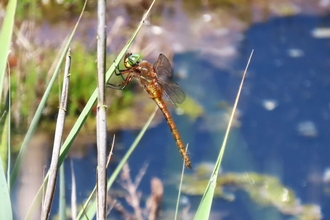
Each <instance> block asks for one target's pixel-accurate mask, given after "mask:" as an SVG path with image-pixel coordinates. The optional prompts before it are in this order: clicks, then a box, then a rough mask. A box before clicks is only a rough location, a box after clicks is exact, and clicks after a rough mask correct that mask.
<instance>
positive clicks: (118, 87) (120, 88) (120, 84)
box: [106, 75, 133, 90]
mask: <svg viewBox="0 0 330 220" xmlns="http://www.w3.org/2000/svg"><path fill="white" fill-rule="evenodd" d="M123 79H124V81H122V82H121V83H119V84H118V85H115V84H112V83H107V84H106V86H107V87H109V88H112V89H118V90H123V89H125V88H126V86H127V85H128V83H129V82H130V81H131V80H132V79H133V76H132V75H129V76H128V77H126V79H125V78H124V77H123Z"/></svg>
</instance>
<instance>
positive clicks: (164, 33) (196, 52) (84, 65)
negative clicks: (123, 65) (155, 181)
mask: <svg viewBox="0 0 330 220" xmlns="http://www.w3.org/2000/svg"><path fill="white" fill-rule="evenodd" d="M150 3H151V2H150V1H129V0H127V1H108V2H107V32H108V35H107V37H108V39H107V45H108V47H107V54H108V57H107V67H109V66H110V65H111V64H112V62H113V61H114V59H115V57H116V56H117V54H118V52H119V51H120V50H121V49H122V48H123V47H124V45H125V43H126V42H127V40H128V39H129V38H130V36H131V35H132V33H133V32H134V30H135V28H136V27H137V25H138V24H139V21H140V20H141V18H142V16H143V14H144V12H145V10H146V9H147V8H148V7H149V4H150ZM96 4H97V2H96V1H89V2H88V4H87V10H86V11H85V12H84V16H83V19H82V21H81V23H80V24H79V27H78V30H77V34H76V36H75V38H74V42H73V43H72V45H71V47H72V67H71V85H70V86H71V88H70V98H69V109H68V117H67V119H66V130H67V133H68V131H70V129H71V127H72V126H73V123H74V122H75V120H76V118H77V116H78V115H79V113H80V112H81V110H82V109H83V107H84V106H85V104H86V102H87V100H88V99H89V96H90V95H91V94H92V92H93V91H94V89H95V88H96V62H95V61H96V28H97V16H96V6H97V5H96ZM82 5H83V1H76V0H70V1H67V0H62V1H52V0H49V1H47V0H45V1H35V2H32V1H24V0H23V1H20V2H19V4H18V8H17V15H16V29H15V30H14V36H13V37H14V40H13V43H12V48H11V53H10V67H11V77H12V79H14V80H13V84H12V85H11V86H12V88H13V100H12V105H13V108H12V110H13V116H12V120H13V121H12V124H13V127H15V135H13V137H12V138H13V142H14V144H13V145H15V146H19V144H20V143H21V141H22V135H24V134H25V132H26V129H27V127H28V125H29V123H30V121H31V118H32V116H33V114H34V111H35V109H36V107H37V106H38V102H39V101H40V99H41V96H42V94H43V92H44V90H45V86H46V85H47V82H48V80H49V78H50V76H51V74H52V71H53V68H54V64H53V63H55V64H56V61H57V59H58V58H57V53H59V52H60V48H61V46H62V44H63V42H64V41H65V39H67V37H68V36H69V34H70V33H71V30H72V29H73V27H74V25H75V23H76V21H77V18H78V16H79V13H80V11H81V9H82ZM4 10H5V3H4V2H3V3H1V8H0V21H1V22H2V20H3V17H4ZM329 12H330V1H329V0H280V1H273V2H271V1H266V0H253V1H239V0H232V1H229V0H218V1H215V0H214V1H207V0H203V1H190V0H181V1H180V0H174V1H157V2H156V3H155V6H154V7H153V9H152V10H151V14H150V16H149V18H148V22H146V24H145V25H144V26H143V27H142V30H141V32H140V33H139V35H138V36H137V38H136V39H135V41H134V43H133V45H132V46H131V48H130V52H133V53H140V54H141V55H142V56H143V58H144V59H146V60H148V61H149V62H150V63H154V62H155V61H156V59H157V57H158V55H159V54H160V53H164V54H165V55H166V56H167V57H168V58H169V59H170V61H171V63H172V65H173V80H174V81H175V82H177V83H178V84H180V86H181V87H182V89H183V90H184V91H185V93H186V95H187V98H186V101H185V102H184V104H182V105H178V106H177V107H178V108H174V106H172V107H170V108H171V113H172V116H173V118H174V121H175V122H176V125H177V127H178V130H179V132H180V134H181V136H182V139H183V141H184V143H189V150H188V151H189V156H190V158H191V161H192V166H193V168H195V169H193V170H192V171H187V178H188V177H189V178H192V179H189V180H188V181H186V183H185V184H186V186H185V188H184V190H183V191H182V193H183V195H182V203H181V204H180V205H181V206H182V210H183V211H182V212H184V213H185V215H184V217H183V218H182V219H192V218H193V214H194V213H195V211H196V208H197V206H198V204H199V202H200V199H201V192H198V191H197V190H196V188H197V187H196V184H202V183H201V182H200V181H199V180H200V179H202V178H203V175H205V173H206V174H208V172H210V170H212V165H213V164H214V163H215V161H216V159H217V155H218V152H219V151H220V147H221V144H222V141H223V136H224V132H225V129H226V126H227V124H228V120H229V116H230V114H231V110H232V106H233V103H234V101H235V97H236V94H237V90H238V86H239V83H240V80H241V77H242V74H243V71H244V68H245V66H246V64H247V61H248V58H249V56H250V53H251V51H252V50H254V54H253V57H252V60H251V64H250V66H249V69H248V73H247V78H246V80H245V84H244V87H243V91H242V95H241V97H240V102H239V105H238V111H237V112H236V114H235V120H234V124H233V126H232V130H231V133H230V137H229V142H228V144H227V147H226V151H225V155H224V160H223V163H222V171H221V174H220V176H219V178H221V175H223V176H224V178H227V177H228V173H231V174H233V175H234V178H233V179H230V181H229V179H224V180H223V181H224V182H225V184H224V185H226V186H223V187H221V189H219V191H221V193H219V196H218V197H217V198H216V199H215V200H214V204H213V209H212V214H211V219H233V220H236V219H330V209H329V204H330V145H329V143H330V134H329V132H330V14H329ZM61 78H62V77H60V78H59V83H58V85H56V86H55V87H54V88H53V95H52V96H51V97H50V99H49V100H48V104H47V108H45V109H44V115H43V119H42V121H41V122H40V127H39V129H38V130H37V132H36V134H35V137H34V139H33V140H32V141H31V143H30V146H29V150H28V153H27V156H26V158H25V162H24V163H25V164H26V166H23V170H22V172H21V175H20V181H19V182H18V183H17V184H16V186H15V192H14V193H13V195H12V197H13V199H14V200H16V203H17V207H18V208H17V209H16V210H15V212H16V213H15V215H16V217H17V218H18V219H20V218H21V216H24V213H25V212H26V208H27V207H28V206H29V205H28V204H29V203H30V202H31V200H32V198H33V196H34V195H35V193H36V191H35V190H37V189H38V188H39V186H40V183H41V181H42V179H43V173H44V172H45V170H46V168H45V167H47V166H48V165H49V161H50V156H51V146H52V142H53V137H52V136H53V133H54V128H55V121H56V116H57V115H56V113H57V107H58V99H59V98H58V97H59V91H60V85H61V80H62V79H61ZM120 80H121V79H120V77H118V78H115V77H113V78H112V79H111V81H112V82H120ZM107 100H108V103H107V104H108V129H109V136H108V139H109V149H110V145H111V142H112V138H113V134H116V140H115V148H114V155H113V157H112V161H111V163H110V166H109V175H110V174H111V172H112V170H113V169H114V168H115V167H116V165H117V164H118V162H119V161H120V159H121V157H122V156H123V155H124V154H125V153H126V151H127V149H128V148H129V146H130V145H131V143H132V142H133V140H134V139H135V137H136V136H137V134H138V132H139V131H140V130H141V128H142V126H143V125H144V123H145V122H146V120H147V118H148V117H149V115H150V114H151V112H152V111H153V108H154V106H155V104H154V102H153V101H152V100H151V99H150V98H149V97H148V95H147V94H146V93H145V92H144V91H143V90H142V88H140V87H139V86H138V85H137V84H136V83H132V85H130V86H129V88H127V89H125V90H124V91H117V90H113V89H108V90H107ZM15 146H13V148H15ZM15 153H17V149H16V152H15ZM15 153H14V154H15ZM36 158H38V159H36ZM71 162H73V167H74V168H73V170H74V172H75V175H76V181H77V203H78V204H80V203H82V202H83V201H84V199H85V198H86V196H87V195H88V193H89V192H90V191H91V190H92V188H93V186H94V184H95V180H96V177H95V169H96V145H95V112H92V113H91V115H90V117H89V118H88V120H87V123H86V124H85V125H84V127H83V129H82V131H81V132H80V134H79V135H78V137H77V138H76V140H75V142H74V144H73V147H72V149H71V151H70V157H68V158H67V160H66V161H65V163H64V165H65V172H66V175H67V178H66V181H67V190H68V194H69V193H70V191H71V185H70V181H71V167H70V166H71V165H70V164H71ZM181 166H182V159H181V156H180V154H179V152H178V150H177V147H176V145H175V142H174V140H173V137H172V135H171V132H170V130H169V128H168V125H167V123H166V121H165V120H164V118H163V115H162V114H161V112H158V113H157V115H156V117H155V119H154V121H153V123H152V127H151V128H149V129H148V130H147V132H146V134H145V136H144V137H143V138H142V140H141V142H140V143H139V146H138V147H137V149H136V151H135V152H134V153H133V155H132V157H131V158H130V159H129V167H130V175H131V176H132V178H133V179H134V178H135V177H136V176H137V175H138V176H139V175H140V174H141V169H144V170H145V173H144V175H143V178H142V180H141V183H140V185H139V191H140V192H141V201H142V202H141V204H142V206H143V204H144V202H145V200H146V199H145V198H146V197H147V196H148V195H149V194H150V184H151V183H150V181H151V179H152V178H154V177H157V178H159V179H160V180H161V182H162V184H163V187H164V196H163V202H162V209H161V214H160V217H159V219H173V210H174V207H175V205H174V204H175V200H176V195H177V191H178V189H177V185H178V183H179V175H180V172H181ZM196 168H203V169H204V168H206V169H205V170H203V172H205V173H203V174H202V175H201V174H200V173H198V172H197V170H200V169H196ZM208 168H209V169H208ZM226 174H227V176H226ZM208 176H209V175H208ZM244 176H245V177H244ZM243 177H244V178H243ZM246 177H248V178H246ZM267 178H275V180H274V179H272V180H273V181H274V182H275V184H274V185H271V184H270V182H271V181H270V180H269V179H267ZM251 179H252V180H253V181H251ZM260 179H261V180H260ZM265 179H266V180H265ZM258 180H259V181H260V182H258ZM194 181H196V182H194ZM267 184H269V185H270V186H269V185H267ZM247 185H248V186H247ZM271 186H273V187H271ZM194 187H195V189H191V188H194ZM288 195H289V196H288ZM110 196H111V197H112V198H116V199H118V201H119V202H121V204H123V206H124V207H126V209H127V212H130V211H131V210H130V206H129V205H128V204H125V191H124V190H123V189H122V187H121V184H120V182H117V184H116V185H115V186H114V187H113V189H112V190H111V192H110ZM57 209H58V207H57V206H56V200H55V203H54V205H53V212H52V216H55V215H56V214H57ZM18 210H19V211H18ZM299 210H300V211H299ZM301 210H305V211H306V210H308V211H306V212H308V213H309V214H310V213H312V214H310V215H307V214H306V215H304V214H301V213H302V212H304V211H301ZM297 213H298V214H297ZM306 216H308V217H306ZM321 216H323V218H322V217H321ZM303 217H305V218H303ZM119 218H123V217H121V214H120V212H119V211H118V210H117V211H116V210H114V211H113V212H111V213H110V216H109V219H119Z"/></svg>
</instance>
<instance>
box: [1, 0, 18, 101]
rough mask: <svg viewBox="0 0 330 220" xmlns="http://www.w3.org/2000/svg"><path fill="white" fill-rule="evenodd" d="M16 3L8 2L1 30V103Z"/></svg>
mask: <svg viewBox="0 0 330 220" xmlns="http://www.w3.org/2000/svg"><path fill="white" fill-rule="evenodd" d="M16 5H17V1H16V0H10V1H9V2H8V5H7V10H6V16H5V18H4V20H3V23H2V27H1V30H0V103H1V98H2V91H3V85H4V78H5V73H6V65H7V58H8V52H9V48H10V42H11V37H12V33H13V29H14V21H15V11H16Z"/></svg>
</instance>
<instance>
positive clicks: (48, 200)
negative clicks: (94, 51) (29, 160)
mask: <svg viewBox="0 0 330 220" xmlns="http://www.w3.org/2000/svg"><path fill="white" fill-rule="evenodd" d="M70 66H71V49H70V48H69V49H68V52H67V57H66V63H65V71H64V80H63V90H62V96H61V102H60V108H59V110H58V117H57V122H56V130H55V138H54V147H53V155H52V161H51V164H50V168H49V179H48V184H47V189H46V194H45V201H44V203H43V206H42V213H41V219H43V220H46V219H49V214H50V209H51V206H52V202H53V197H54V191H55V185H56V179H57V172H58V157H59V155H60V150H61V142H62V136H63V128H64V121H65V112H66V106H67V100H68V91H69V83H70Z"/></svg>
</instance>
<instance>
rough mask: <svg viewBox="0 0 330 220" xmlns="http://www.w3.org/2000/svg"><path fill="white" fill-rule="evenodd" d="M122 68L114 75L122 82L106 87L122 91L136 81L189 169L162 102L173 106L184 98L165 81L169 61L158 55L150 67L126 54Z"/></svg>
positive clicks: (176, 88) (169, 70)
mask: <svg viewBox="0 0 330 220" xmlns="http://www.w3.org/2000/svg"><path fill="white" fill-rule="evenodd" d="M124 66H125V68H126V69H124V70H119V68H118V67H117V68H118V73H116V75H121V77H122V79H123V81H122V82H121V83H120V84H119V85H113V84H109V83H108V84H107V86H108V87H111V88H117V89H118V88H119V89H124V88H125V87H126V86H127V85H128V84H129V83H130V82H131V81H132V79H133V78H135V79H137V81H138V82H139V84H140V85H141V86H142V88H143V89H144V90H145V91H146V92H147V93H148V94H149V96H150V98H151V99H152V100H154V101H155V103H156V104H157V105H158V108H159V109H160V110H161V111H162V113H163V115H164V117H165V119H166V121H167V124H168V126H169V128H170V130H171V132H172V135H173V137H174V140H175V142H176V145H177V147H178V149H179V152H180V154H181V156H182V159H183V161H184V163H185V165H186V167H188V168H189V169H191V161H190V158H189V156H188V154H187V151H186V149H185V147H184V144H183V141H182V139H181V136H180V134H179V131H178V128H177V127H176V125H175V122H174V120H173V118H172V116H171V114H170V112H169V110H168V108H167V106H166V104H165V101H164V100H166V101H167V102H170V103H172V104H174V105H175V104H180V103H182V102H183V101H184V100H185V98H186V95H185V93H184V91H183V90H182V89H181V87H180V86H179V85H178V84H176V83H174V82H169V81H167V78H169V77H170V76H171V75H172V67H171V64H170V61H169V60H168V59H167V57H166V56H165V55H164V54H159V56H158V59H157V61H156V62H155V63H154V64H153V65H152V64H151V63H149V62H148V61H145V60H142V57H141V55H140V54H137V53H134V54H132V53H126V55H125V57H124ZM124 76H126V77H124Z"/></svg>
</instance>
